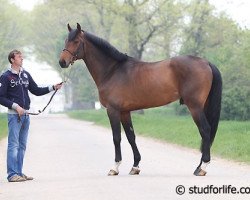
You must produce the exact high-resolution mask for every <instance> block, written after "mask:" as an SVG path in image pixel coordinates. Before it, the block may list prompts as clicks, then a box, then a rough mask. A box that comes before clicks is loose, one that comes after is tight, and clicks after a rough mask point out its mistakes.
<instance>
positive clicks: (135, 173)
mask: <svg viewBox="0 0 250 200" xmlns="http://www.w3.org/2000/svg"><path fill="white" fill-rule="evenodd" d="M140 171H141V170H140V169H139V168H138V167H132V169H131V171H130V172H129V175H138V174H140Z"/></svg>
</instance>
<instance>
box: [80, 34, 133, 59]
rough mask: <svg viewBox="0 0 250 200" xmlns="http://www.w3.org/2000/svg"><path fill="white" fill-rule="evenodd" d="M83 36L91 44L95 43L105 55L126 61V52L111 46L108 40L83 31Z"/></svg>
mask: <svg viewBox="0 0 250 200" xmlns="http://www.w3.org/2000/svg"><path fill="white" fill-rule="evenodd" d="M84 34H85V37H86V39H87V40H88V41H90V42H91V43H92V44H93V45H95V46H96V47H97V48H98V49H100V50H101V51H103V52H104V53H105V54H106V55H108V56H111V57H112V58H114V59H115V60H117V61H118V62H122V61H126V60H127V59H128V56H127V54H124V53H121V52H120V51H118V50H117V49H116V48H115V47H114V46H112V45H111V44H110V43H109V42H108V41H106V40H104V39H102V38H99V37H97V36H95V35H93V34H91V33H88V32H84Z"/></svg>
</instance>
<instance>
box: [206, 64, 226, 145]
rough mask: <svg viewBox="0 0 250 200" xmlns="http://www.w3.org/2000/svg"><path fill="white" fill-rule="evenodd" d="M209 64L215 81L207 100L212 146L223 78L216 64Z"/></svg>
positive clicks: (219, 109) (217, 119)
mask: <svg viewBox="0 0 250 200" xmlns="http://www.w3.org/2000/svg"><path fill="white" fill-rule="evenodd" d="M209 66H210V67H211V69H212V73H213V81H212V86H211V90H210V92H209V95H208V99H207V102H206V107H205V115H206V117H207V120H208V123H209V125H210V126H211V132H210V145H211V146H212V144H213V141H214V138H215V135H216V131H217V128H218V124H219V119H220V111H221V95H222V78H221V74H220V71H219V70H218V69H217V67H216V66H215V65H213V64H211V63H209Z"/></svg>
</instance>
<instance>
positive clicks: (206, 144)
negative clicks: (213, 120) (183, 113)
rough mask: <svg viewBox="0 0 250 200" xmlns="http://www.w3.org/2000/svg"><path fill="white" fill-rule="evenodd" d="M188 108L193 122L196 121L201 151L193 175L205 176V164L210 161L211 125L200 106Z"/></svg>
mask: <svg viewBox="0 0 250 200" xmlns="http://www.w3.org/2000/svg"><path fill="white" fill-rule="evenodd" d="M189 110H190V112H191V114H192V117H193V119H194V122H195V123H196V125H197V127H198V129H199V132H200V135H201V138H202V142H201V152H202V157H201V161H200V164H199V166H198V167H197V169H196V170H195V171H194V175H196V176H205V175H206V171H205V169H206V166H207V164H208V163H209V161H210V146H211V145H210V130H211V127H210V125H209V123H208V121H207V118H206V116H205V113H204V110H203V109H201V108H192V107H191V108H190V107H189Z"/></svg>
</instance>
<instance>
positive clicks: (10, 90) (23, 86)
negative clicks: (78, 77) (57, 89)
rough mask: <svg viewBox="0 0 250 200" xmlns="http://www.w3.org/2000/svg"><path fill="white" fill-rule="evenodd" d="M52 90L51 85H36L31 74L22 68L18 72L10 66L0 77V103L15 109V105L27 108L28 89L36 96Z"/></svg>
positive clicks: (28, 103)
mask: <svg viewBox="0 0 250 200" xmlns="http://www.w3.org/2000/svg"><path fill="white" fill-rule="evenodd" d="M52 90H53V88H52V86H50V87H38V85H37V84H36V83H35V81H34V80H33V78H32V77H31V75H30V74H29V73H28V72H27V71H25V70H24V69H23V68H21V70H20V72H19V73H18V72H16V71H15V70H13V69H12V68H10V69H9V70H7V71H6V72H4V73H3V74H2V75H1V77H0V104H1V105H3V106H5V107H7V108H9V109H13V110H15V109H16V107H17V105H19V106H20V107H22V108H24V109H25V110H29V108H30V97H29V93H28V91H30V92H31V93H32V94H34V95H36V96H41V95H44V94H47V93H49V92H50V91H52Z"/></svg>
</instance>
